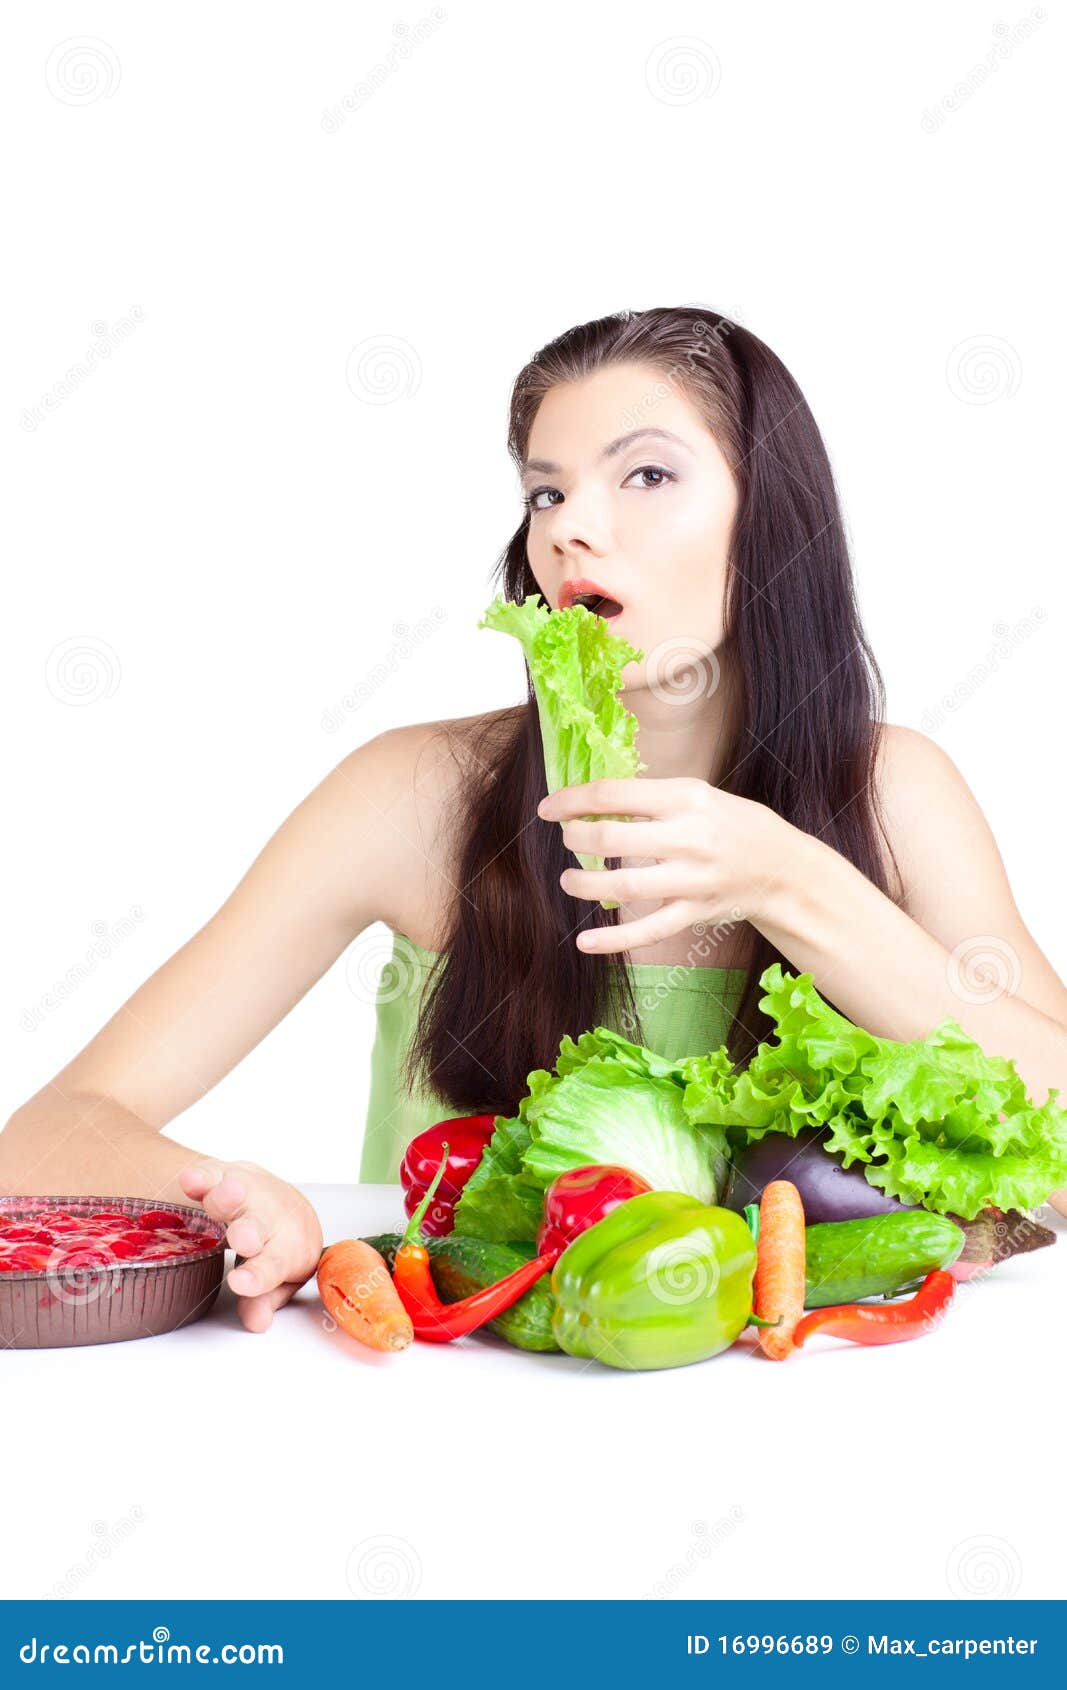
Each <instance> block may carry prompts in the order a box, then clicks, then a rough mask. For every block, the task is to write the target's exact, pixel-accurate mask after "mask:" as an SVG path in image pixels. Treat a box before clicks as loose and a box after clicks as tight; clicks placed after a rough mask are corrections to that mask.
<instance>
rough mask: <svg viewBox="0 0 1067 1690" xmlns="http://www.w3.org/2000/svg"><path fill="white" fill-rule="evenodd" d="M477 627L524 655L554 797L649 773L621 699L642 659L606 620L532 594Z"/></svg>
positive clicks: (586, 859) (502, 605)
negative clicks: (629, 668) (513, 642)
mask: <svg viewBox="0 0 1067 1690" xmlns="http://www.w3.org/2000/svg"><path fill="white" fill-rule="evenodd" d="M478 627H479V628H491V629H495V630H496V631H497V632H498V633H502V634H513V635H514V637H515V638H516V639H517V640H518V641H519V643H520V645H521V646H522V649H523V651H524V653H525V655H526V662H527V665H528V667H529V671H530V680H531V682H532V684H533V689H534V692H535V694H536V696H537V714H538V719H539V721H540V724H541V739H542V741H543V743H544V753H545V779H546V781H547V784H548V790H549V792H556V791H558V790H559V788H560V787H561V786H580V785H584V783H585V782H586V781H590V780H601V779H605V778H606V779H612V780H615V779H622V780H630V779H632V778H633V777H634V776H635V775H637V774H639V773H640V771H641V770H642V769H644V768H647V766H648V765H647V764H645V763H642V762H641V761H640V760H639V758H638V755H637V743H636V733H637V717H636V716H634V715H633V714H632V713H631V712H630V711H629V710H627V708H626V706H625V705H624V704H623V703H622V702H621V700H620V699H618V698H616V696H615V695H616V693H617V692H618V690H619V686H620V684H621V680H622V671H623V669H624V668H625V667H626V665H627V663H631V662H637V661H639V660H640V659H641V658H642V657H643V656H644V652H643V651H640V650H638V649H637V647H635V646H632V645H630V644H629V642H628V641H627V640H623V639H619V638H618V637H617V636H616V635H614V634H612V633H611V632H610V630H609V628H608V624H607V622H606V621H605V620H604V618H603V617H602V616H597V615H595V613H594V612H593V611H591V610H587V609H586V607H585V605H584V604H576V605H572V606H571V608H570V609H569V610H550V609H549V608H548V606H547V605H546V604H545V603H544V602H543V600H542V598H541V595H540V593H530V594H528V596H527V597H526V598H525V599H523V601H522V603H521V604H515V603H513V602H512V601H509V600H506V599H502V598H496V599H494V600H493V602H492V604H491V605H490V606H489V608H488V610H487V611H486V612H485V614H484V616H482V618H481V619H480V621H479V623H478ZM616 819H626V818H616ZM575 856H576V857H577V858H578V861H579V862H580V863H581V865H582V867H583V868H586V869H602V868H603V867H604V859H603V857H596V856H592V855H591V854H590V853H589V852H587V851H577V852H575ZM603 902H604V908H605V909H615V908H617V905H616V904H615V903H614V902H613V901H611V902H609V901H606V900H605V901H603Z"/></svg>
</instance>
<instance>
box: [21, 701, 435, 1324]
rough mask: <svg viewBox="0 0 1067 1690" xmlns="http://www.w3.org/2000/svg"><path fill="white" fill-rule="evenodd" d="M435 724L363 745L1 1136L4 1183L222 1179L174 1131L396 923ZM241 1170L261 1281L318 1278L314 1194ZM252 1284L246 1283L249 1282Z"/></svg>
mask: <svg viewBox="0 0 1067 1690" xmlns="http://www.w3.org/2000/svg"><path fill="white" fill-rule="evenodd" d="M424 733H425V729H424V728H423V729H418V728H412V729H408V728H399V729H395V730H392V731H391V732H389V733H385V734H381V735H379V736H378V737H377V738H376V739H373V740H371V741H369V742H368V743H367V744H366V745H363V746H360V747H359V748H358V749H357V750H355V751H353V752H352V753H350V755H349V756H347V757H346V758H345V759H344V760H343V761H342V762H341V763H340V764H339V765H338V766H337V767H336V768H335V769H334V770H332V771H331V773H330V774H329V775H327V776H326V778H325V779H324V780H323V781H322V782H320V784H319V785H318V786H317V787H316V788H315V789H314V791H312V792H311V793H310V794H309V795H308V796H307V797H306V798H305V799H304V800H303V802H302V803H300V804H299V805H298V806H297V808H296V809H295V810H294V811H293V812H292V813H291V815H290V816H289V817H288V818H287V819H286V820H285V821H284V822H283V823H282V825H281V827H280V828H279V829H278V830H277V832H276V833H275V834H274V835H273V836H272V838H271V839H270V840H269V841H268V842H267V844H266V845H265V846H264V848H263V850H262V851H261V852H260V854H259V856H258V857H257V858H256V859H255V861H254V862H253V863H252V865H251V867H250V868H249V869H248V871H247V873H246V874H245V876H244V878H243V879H242V880H241V881H240V882H239V884H238V885H237V886H236V888H235V889H234V890H233V892H232V893H231V894H230V896H229V897H228V898H227V900H226V902H225V903H224V904H223V905H222V906H221V908H220V909H219V910H218V911H216V913H215V914H214V915H213V916H212V917H211V919H210V920H209V921H208V922H207V923H206V925H205V926H204V927H202V928H201V929H200V931H199V932H197V933H196V934H194V935H193V937H192V938H191V939H190V940H189V941H188V942H187V943H186V944H185V945H183V946H182V948H181V949H180V950H179V951H177V952H175V954H174V955H173V956H172V957H170V958H169V959H168V960H167V961H166V962H165V963H164V964H163V965H162V967H161V968H159V969H158V970H157V971H156V973H155V974H153V975H152V976H151V978H150V979H148V980H146V981H145V982H144V984H143V985H142V986H141V987H140V988H139V989H138V990H137V991H136V992H135V993H134V994H133V996H132V997H131V998H130V999H129V1001H128V1002H127V1003H125V1004H123V1005H122V1007H121V1008H120V1009H119V1010H118V1011H117V1012H116V1013H115V1015H114V1016H112V1018H111V1020H110V1021H108V1022H107V1023H106V1025H105V1026H104V1027H102V1028H101V1029H100V1031H99V1032H98V1033H97V1034H96V1035H95V1037H94V1038H93V1039H91V1040H90V1042H89V1043H88V1044H87V1045H86V1046H85V1048H84V1049H83V1050H81V1051H80V1052H79V1053H78V1054H77V1055H76V1056H75V1057H74V1058H73V1060H72V1061H71V1062H69V1063H68V1064H67V1066H66V1067H65V1068H63V1069H61V1070H60V1072H59V1073H57V1074H56V1075H55V1076H54V1077H53V1078H52V1079H51V1080H49V1081H48V1082H47V1083H46V1084H45V1085H44V1086H42V1088H41V1089H40V1091H38V1092H37V1093H36V1094H35V1095H34V1096H33V1097H31V1098H30V1099H28V1100H27V1101H26V1102H25V1103H23V1104H22V1105H21V1106H20V1107H19V1108H18V1109H16V1110H15V1112H14V1114H13V1115H12V1116H11V1119H10V1120H9V1121H8V1123H7V1125H6V1127H5V1128H4V1130H3V1132H2V1133H0V1191H5V1192H12V1193H24V1194H32V1195H41V1194H46V1193H48V1192H56V1193H65V1194H70V1195H73V1194H76V1193H78V1192H85V1193H90V1192H100V1193H103V1194H107V1195H109V1196H121V1195H129V1196H148V1197H152V1198H156V1199H171V1200H175V1201H179V1202H180V1201H188V1197H189V1196H190V1195H195V1196H196V1197H197V1198H200V1197H202V1196H205V1193H206V1192H207V1191H208V1189H209V1186H210V1185H213V1184H217V1182H219V1181H221V1180H222V1178H223V1175H224V1173H225V1171H226V1164H224V1163H223V1162H221V1161H220V1160H218V1159H217V1158H215V1157H211V1156H198V1155H197V1153H196V1152H195V1151H193V1150H191V1149H189V1147H188V1146H187V1145H185V1144H182V1143H179V1142H178V1141H176V1140H175V1139H173V1138H171V1137H169V1136H167V1135H165V1134H164V1133H163V1132H162V1130H161V1129H162V1128H163V1127H165V1126H167V1125H168V1124H169V1123H170V1122H171V1121H173V1120H174V1119H175V1118H176V1117H177V1116H178V1115H180V1114H182V1113H183V1112H184V1111H185V1110H186V1109H188V1108H189V1107H190V1105H191V1104H193V1103H195V1102H196V1100H197V1099H198V1098H200V1097H203V1096H204V1095H205V1093H206V1092H208V1091H210V1090H211V1089H212V1087H213V1086H215V1085H217V1084H218V1082H219V1081H220V1080H221V1079H222V1078H223V1077H224V1075H226V1074H227V1073H229V1072H230V1070H231V1069H232V1068H233V1067H235V1066H236V1064H237V1063H238V1062H240V1061H241V1060H242V1059H243V1058H244V1057H245V1056H246V1055H247V1054H248V1053H249V1051H251V1050H253V1049H254V1048H255V1046H256V1045H257V1044H259V1042H260V1040H261V1039H263V1038H264V1037H265V1036H266V1035H267V1033H269V1032H270V1031H271V1029H272V1028H273V1027H275V1026H276V1025H277V1024H278V1022H279V1021H281V1020H282V1018H283V1017H284V1016H285V1015H286V1014H287V1013H288V1012H289V1010H290V1009H292V1008H293V1007H294V1005H295V1004H297V1003H298V1002H299V1001H300V999H301V998H302V997H303V996H304V995H305V993H306V992H307V991H308V990H309V989H310V988H311V986H312V985H314V983H315V982H316V980H318V979H319V978H320V977H321V976H322V975H323V974H324V973H325V972H326V970H327V969H328V968H329V967H330V965H331V964H332V963H333V962H334V961H335V960H336V958H337V957H338V956H339V955H340V954H341V952H342V951H343V950H344V949H345V948H346V946H347V945H349V944H350V943H351V941H352V940H353V939H354V938H355V937H356V936H357V935H358V934H359V933H360V932H361V931H362V930H363V928H364V927H366V926H367V925H368V924H369V923H370V922H371V921H374V920H378V919H386V920H390V919H394V917H393V911H394V902H395V900H396V898H397V896H398V894H399V895H402V891H403V883H404V880H405V877H406V876H407V875H408V874H409V872H410V869H411V862H410V859H411V857H412V848H411V845H410V837H411V832H412V829H411V822H410V817H409V814H408V812H409V810H410V792H411V786H412V781H411V766H412V762H413V756H414V753H415V751H416V749H417V747H418V744H419V743H420V741H421V737H422V735H423V734H424ZM307 1126H308V1123H306V1122H300V1123H298V1124H297V1127H298V1131H299V1132H301V1133H306V1131H307ZM194 1160H195V1161H196V1163H197V1166H198V1167H202V1168H204V1169H205V1170H206V1171H207V1173H208V1175H209V1176H211V1177H210V1179H209V1181H208V1182H207V1183H206V1184H205V1182H203V1181H200V1182H195V1181H194V1182H192V1183H193V1190H192V1191H190V1190H189V1189H188V1182H181V1181H179V1178H178V1176H179V1173H180V1171H181V1170H182V1169H184V1168H187V1167H188V1166H189V1164H190V1163H191V1162H193V1161H194ZM229 1166H230V1167H231V1168H237V1169H239V1170H241V1184H242V1189H243V1191H244V1197H243V1199H242V1200H241V1201H239V1202H235V1203H231V1205H230V1207H229V1210H228V1211H227V1212H220V1213H219V1214H218V1216H217V1218H220V1219H225V1220H226V1221H228V1222H229V1221H233V1223H234V1227H233V1236H232V1237H231V1238H230V1240H229V1241H230V1243H231V1244H232V1246H233V1248H235V1249H237V1250H238V1251H239V1252H240V1253H241V1254H246V1255H247V1254H253V1253H256V1251H257V1245H256V1243H255V1239H254V1236H253V1233H252V1232H251V1231H250V1228H249V1224H246V1223H248V1222H249V1220H250V1219H251V1221H253V1222H255V1224H256V1227H257V1229H258V1232H259V1234H260V1235H261V1237H260V1244H259V1246H258V1249H259V1250H260V1251H262V1253H263V1256H264V1261H265V1264H266V1265H267V1266H268V1267H269V1269H270V1272H269V1273H265V1274H264V1280H265V1281H266V1280H267V1279H269V1278H270V1274H271V1273H274V1272H277V1273H278V1274H279V1275H281V1276H282V1277H281V1278H276V1279H275V1280H274V1286H273V1287H272V1286H269V1285H267V1284H266V1283H264V1284H263V1285H261V1286H258V1287H257V1290H258V1291H267V1290H270V1289H273V1288H274V1287H279V1286H281V1285H282V1284H285V1283H288V1282H289V1281H291V1280H293V1279H295V1278H296V1277H297V1276H298V1275H300V1274H301V1273H302V1274H303V1276H304V1277H306V1276H307V1273H308V1272H310V1271H312V1270H313V1268H314V1262H315V1259H316V1258H317V1251H318V1247H320V1245H321V1237H320V1236H318V1237H317V1233H318V1228H317V1222H316V1221H315V1219H314V1215H313V1212H312V1211H311V1210H310V1205H308V1204H307V1202H306V1200H305V1199H304V1198H303V1197H302V1196H301V1195H300V1193H299V1192H297V1191H296V1190H295V1188H294V1187H292V1186H290V1185H288V1184H287V1183H286V1182H285V1181H283V1180H280V1179H277V1178H276V1177H275V1176H274V1175H271V1174H268V1173H267V1172H266V1170H264V1169H261V1168H257V1167H256V1165H255V1164H254V1163H246V1162H242V1163H235V1164H229ZM233 1177H234V1176H233V1175H231V1179H230V1183H229V1184H228V1185H226V1186H224V1187H221V1186H220V1190H222V1192H223V1196H224V1197H225V1196H226V1195H227V1193H231V1194H232V1191H233V1189H234V1187H233ZM205 1207H206V1208H208V1210H209V1212H211V1211H212V1203H211V1201H210V1200H208V1199H207V1198H206V1197H205ZM305 1258H306V1259H305ZM237 1271H238V1272H240V1273H242V1274H243V1273H244V1269H241V1270H237ZM246 1280H247V1276H246ZM246 1280H242V1281H241V1283H239V1284H235V1285H234V1290H236V1291H239V1292H245V1291H247V1290H248V1289H249V1285H248V1284H247V1283H246ZM252 1300H254V1299H248V1298H244V1299H243V1301H244V1302H249V1301H252ZM277 1300H284V1297H279V1298H278V1299H277ZM274 1306H276V1303H275V1305H274ZM247 1312H248V1311H247V1309H245V1308H242V1318H244V1317H245V1315H246V1313H247ZM261 1312H262V1311H261ZM246 1323H247V1322H246ZM258 1324H259V1326H260V1327H261V1325H262V1320H259V1322H258Z"/></svg>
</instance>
